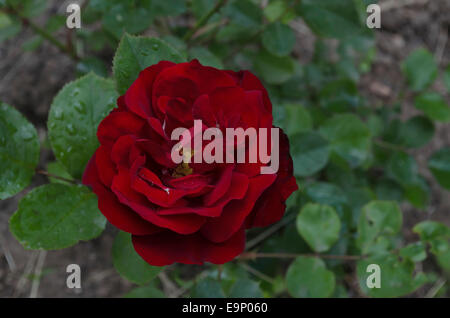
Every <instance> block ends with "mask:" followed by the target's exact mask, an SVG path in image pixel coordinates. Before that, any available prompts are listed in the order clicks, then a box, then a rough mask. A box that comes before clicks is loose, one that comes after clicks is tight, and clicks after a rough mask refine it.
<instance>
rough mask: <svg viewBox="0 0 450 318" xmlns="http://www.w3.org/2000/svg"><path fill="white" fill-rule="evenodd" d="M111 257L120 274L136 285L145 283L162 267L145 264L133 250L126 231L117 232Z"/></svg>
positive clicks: (129, 236)
mask: <svg viewBox="0 0 450 318" xmlns="http://www.w3.org/2000/svg"><path fill="white" fill-rule="evenodd" d="M112 258H113V264H114V267H115V268H116V270H117V271H118V272H119V274H120V276H122V277H124V278H126V279H128V280H129V281H130V282H133V283H135V284H138V285H145V284H147V283H148V282H150V281H151V280H152V279H153V278H155V277H156V275H158V274H159V272H160V271H161V270H162V269H163V267H157V266H151V265H149V264H147V262H146V261H144V260H143V259H142V257H140V256H139V255H138V253H136V251H135V250H134V247H133V244H132V242H131V235H130V234H128V233H126V232H119V234H117V236H116V238H115V240H114V244H113V248H112Z"/></svg>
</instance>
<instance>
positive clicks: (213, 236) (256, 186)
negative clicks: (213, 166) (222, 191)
mask: <svg viewBox="0 0 450 318" xmlns="http://www.w3.org/2000/svg"><path fill="white" fill-rule="evenodd" d="M275 178H276V175H274V174H266V175H260V176H257V177H254V178H252V179H250V183H249V186H248V190H247V194H246V195H245V197H244V198H243V199H242V200H234V201H231V202H230V203H229V204H228V205H227V206H226V207H225V208H224V211H223V212H222V214H221V215H220V216H219V217H217V218H210V219H208V221H207V223H206V224H205V225H204V226H203V227H202V229H201V230H200V232H201V233H202V235H204V236H205V237H206V238H207V239H208V240H210V241H213V242H216V243H219V242H223V241H226V240H228V239H229V238H230V237H231V236H232V235H233V234H234V233H235V232H236V231H238V230H239V228H240V227H241V226H242V224H243V223H244V221H245V218H246V217H247V215H249V214H250V212H251V210H252V208H253V206H254V204H255V202H256V200H257V199H258V198H259V196H260V195H261V193H263V191H264V190H265V189H266V188H267V187H269V186H270V185H271V184H272V183H273V182H274V181H275Z"/></svg>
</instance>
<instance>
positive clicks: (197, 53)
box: [189, 46, 223, 69]
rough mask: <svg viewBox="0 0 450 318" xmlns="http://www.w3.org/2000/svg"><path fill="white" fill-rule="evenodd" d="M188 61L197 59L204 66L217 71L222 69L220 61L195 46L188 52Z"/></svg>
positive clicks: (208, 52) (210, 53) (205, 50)
mask: <svg viewBox="0 0 450 318" xmlns="http://www.w3.org/2000/svg"><path fill="white" fill-rule="evenodd" d="M189 59H198V60H199V62H200V63H201V64H202V65H205V66H212V67H215V68H219V69H222V68H223V64H222V62H221V61H220V59H219V58H218V57H217V56H215V55H214V54H213V53H212V52H211V51H209V50H208V49H207V48H204V47H201V46H196V47H193V48H191V49H190V50H189Z"/></svg>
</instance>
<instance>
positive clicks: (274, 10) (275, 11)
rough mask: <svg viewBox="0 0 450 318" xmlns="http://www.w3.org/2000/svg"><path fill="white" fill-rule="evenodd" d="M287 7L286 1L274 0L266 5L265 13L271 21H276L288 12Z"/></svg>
mask: <svg viewBox="0 0 450 318" xmlns="http://www.w3.org/2000/svg"><path fill="white" fill-rule="evenodd" d="M286 9H288V7H287V3H286V1H284V0H273V1H270V2H269V3H268V4H267V6H265V7H264V10H263V13H264V16H265V17H266V18H267V20H269V21H270V22H275V21H276V20H277V19H279V18H281V17H282V15H283V14H284V13H285V12H286Z"/></svg>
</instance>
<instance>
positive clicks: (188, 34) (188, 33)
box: [183, 0, 228, 42]
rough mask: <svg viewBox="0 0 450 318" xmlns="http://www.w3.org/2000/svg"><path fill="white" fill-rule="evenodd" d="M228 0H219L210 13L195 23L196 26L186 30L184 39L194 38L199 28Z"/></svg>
mask: <svg viewBox="0 0 450 318" xmlns="http://www.w3.org/2000/svg"><path fill="white" fill-rule="evenodd" d="M227 1H228V0H219V1H218V2H217V3H216V5H215V6H214V8H212V9H211V10H210V11H209V12H208V13H206V14H205V15H204V16H203V17H201V18H200V20H198V21H197V23H196V24H195V26H194V27H193V28H192V29H190V30H189V31H188V32H186V34H185V35H184V37H183V40H184V41H185V42H189V41H190V40H191V38H192V36H193V35H194V34H195V33H196V32H197V31H198V29H200V28H201V27H202V26H204V25H205V24H206V22H208V20H209V19H210V18H211V17H212V16H213V15H214V13H216V12H217V11H219V10H220V8H222V7H223V6H224V5H225V4H226V3H227Z"/></svg>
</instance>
